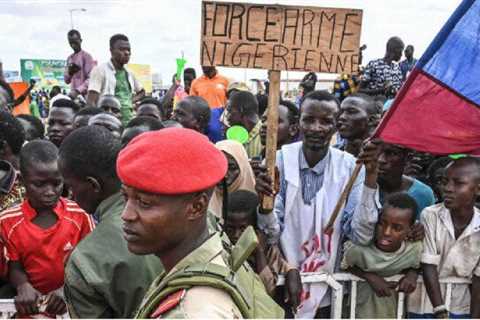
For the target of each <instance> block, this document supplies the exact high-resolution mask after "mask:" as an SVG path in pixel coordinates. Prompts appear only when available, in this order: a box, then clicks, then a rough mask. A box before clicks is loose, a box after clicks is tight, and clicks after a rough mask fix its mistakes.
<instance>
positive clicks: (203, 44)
mask: <svg viewBox="0 0 480 320" xmlns="http://www.w3.org/2000/svg"><path fill="white" fill-rule="evenodd" d="M362 16H363V12H362V10H358V9H346V8H322V7H305V6H287V5H279V4H255V3H238V2H225V1H209V0H203V1H202V29H201V41H200V60H201V62H200V63H201V65H202V66H224V67H233V68H251V69H257V70H258V69H263V70H270V73H269V78H270V92H269V97H268V120H267V121H268V123H267V146H266V148H267V149H266V162H267V167H268V173H269V174H270V176H271V177H272V181H275V179H274V177H275V160H276V159H275V156H276V152H277V128H278V103H279V98H280V71H282V70H291V71H307V72H308V71H313V72H327V73H336V74H339V73H348V74H355V73H357V72H358V67H359V56H360V55H359V47H360V33H361V27H362ZM353 180H355V179H353ZM352 183H353V182H352ZM350 189H351V187H350ZM348 193H349V191H347V192H346V193H345V196H344V197H343V198H344V200H343V201H345V199H346V197H347V195H348ZM342 204H343V203H342ZM342 204H339V207H341V206H342ZM262 207H263V208H264V209H265V210H266V211H268V210H269V209H270V210H271V209H273V197H265V198H264V201H263V203H262ZM339 210H340V209H338V211H339ZM336 215H338V213H337V214H336ZM332 218H333V216H332ZM333 221H335V219H333Z"/></svg>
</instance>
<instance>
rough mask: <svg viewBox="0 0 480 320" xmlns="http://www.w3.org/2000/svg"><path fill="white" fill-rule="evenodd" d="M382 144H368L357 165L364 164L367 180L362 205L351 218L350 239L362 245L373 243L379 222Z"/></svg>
mask: <svg viewBox="0 0 480 320" xmlns="http://www.w3.org/2000/svg"><path fill="white" fill-rule="evenodd" d="M380 144H381V141H379V140H376V141H368V142H366V143H365V145H364V147H363V149H362V152H361V153H360V154H359V156H358V159H357V163H363V165H364V167H365V180H364V182H363V190H362V194H361V198H360V203H359V204H358V205H357V206H356V208H355V211H354V213H353V215H352V218H351V231H350V235H349V238H350V239H351V240H352V242H354V243H356V244H360V245H367V244H369V243H370V242H371V241H372V239H373V236H374V232H375V225H376V223H377V221H378V214H379V210H380V202H379V194H378V186H377V175H378V173H377V164H378V153H379V148H380Z"/></svg>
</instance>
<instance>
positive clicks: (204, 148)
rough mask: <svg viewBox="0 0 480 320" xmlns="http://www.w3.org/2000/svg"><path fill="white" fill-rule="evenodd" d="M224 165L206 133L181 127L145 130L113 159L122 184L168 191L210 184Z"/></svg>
mask: <svg viewBox="0 0 480 320" xmlns="http://www.w3.org/2000/svg"><path fill="white" fill-rule="evenodd" d="M227 168H228V164H227V159H226V158H225V156H224V154H223V153H222V152H221V151H220V150H218V149H217V148H216V147H215V145H213V143H211V142H210V141H209V140H208V138H207V137H206V136H204V135H203V134H200V133H198V132H196V131H194V130H190V129H184V128H167V129H162V130H158V131H151V132H145V133H143V134H141V135H139V136H137V137H135V138H134V139H133V140H132V141H131V142H130V143H129V144H128V145H127V146H126V147H125V149H123V150H122V151H121V152H120V154H119V156H118V159H117V173H118V176H119V178H120V180H121V181H122V182H123V183H124V184H125V185H128V186H130V187H133V188H136V189H140V190H142V191H146V192H151V193H158V194H168V195H175V194H186V193H192V192H197V191H202V190H205V189H208V188H211V187H213V186H215V185H216V184H217V183H218V182H219V181H220V180H222V179H223V177H224V176H225V174H226V172H227Z"/></svg>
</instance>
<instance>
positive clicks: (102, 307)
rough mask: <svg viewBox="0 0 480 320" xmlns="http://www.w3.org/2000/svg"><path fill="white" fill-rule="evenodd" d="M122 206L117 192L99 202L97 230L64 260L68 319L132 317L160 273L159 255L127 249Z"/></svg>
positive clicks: (121, 199)
mask: <svg viewBox="0 0 480 320" xmlns="http://www.w3.org/2000/svg"><path fill="white" fill-rule="evenodd" d="M124 206H125V202H124V200H123V197H122V196H121V194H120V193H116V194H114V195H112V196H110V197H109V198H107V199H105V200H104V201H102V202H101V203H100V205H99V206H98V208H97V211H96V213H95V216H96V217H97V218H98V220H99V223H98V225H97V227H96V228H95V230H93V232H92V233H90V234H89V235H88V236H87V237H86V238H85V239H83V240H82V241H81V242H80V243H79V244H78V245H77V247H76V248H75V249H74V251H73V252H72V255H71V256H70V258H69V260H68V263H67V266H66V268H65V287H64V290H65V298H66V300H67V305H68V310H69V313H70V316H71V317H72V318H131V317H132V316H133V315H134V312H135V310H136V309H137V308H138V306H139V304H140V302H141V301H142V298H143V296H144V295H145V292H146V291H147V289H148V287H149V286H150V284H151V283H152V281H153V280H154V279H155V277H156V276H157V275H158V274H159V273H160V272H162V271H163V267H162V265H161V263H160V260H159V259H158V258H157V257H155V256H153V255H149V256H138V255H134V254H133V253H131V252H129V251H128V249H127V243H126V241H125V240H124V239H123V237H122V220H121V218H120V216H121V214H122V211H123V208H124Z"/></svg>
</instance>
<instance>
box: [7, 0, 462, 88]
mask: <svg viewBox="0 0 480 320" xmlns="http://www.w3.org/2000/svg"><path fill="white" fill-rule="evenodd" d="M236 2H254V3H262V4H263V3H268V4H273V3H280V4H288V5H307V6H319V7H339V8H356V9H362V10H363V22H362V35H361V43H362V44H367V49H366V51H364V63H365V62H367V61H369V60H371V59H375V58H379V57H383V55H384V53H385V44H386V41H387V40H388V38H389V37H391V36H399V37H400V38H402V39H403V40H404V42H405V44H412V45H414V47H415V56H416V57H419V56H420V55H421V54H422V53H423V51H424V50H425V49H426V48H427V46H428V44H429V43H430V42H431V40H432V39H433V38H434V37H435V35H436V34H437V32H438V31H439V30H440V28H441V27H442V26H443V24H444V23H445V22H446V21H447V19H448V17H449V16H450V15H451V14H452V13H453V11H454V10H455V8H456V7H457V6H458V5H459V4H460V2H461V0H421V1H420V0H274V1H272V0H254V1H243V0H236ZM80 8H84V9H86V11H85V12H80V11H73V12H72V16H73V25H74V28H75V29H78V30H79V31H80V32H81V34H82V38H83V49H85V50H86V51H88V52H89V53H91V54H92V55H93V57H94V58H95V59H96V60H97V61H98V62H105V61H107V60H108V59H109V58H110V52H109V44H108V40H109V38H110V36H112V35H113V34H115V33H124V34H126V35H127V36H128V37H129V39H130V44H131V46H132V57H131V60H130V62H132V63H142V64H149V65H151V68H152V71H153V72H156V73H160V74H161V77H162V79H163V82H164V84H165V83H168V82H169V81H170V79H171V77H172V75H173V73H175V71H176V63H175V59H176V58H179V57H180V56H181V54H182V52H183V54H184V57H185V59H186V60H187V67H194V68H196V69H197V73H200V72H201V70H200V65H199V61H200V22H201V21H200V20H201V10H200V9H201V1H200V0H157V1H150V0H90V1H87V0H83V1H75V0H70V1H68V0H65V1H62V0H57V1H51V0H37V1H34V0H30V1H26V0H0V21H1V24H2V28H1V31H0V44H1V45H0V59H1V60H2V61H3V67H4V70H20V59H21V58H29V59H35V58H38V59H66V58H67V57H68V55H69V54H70V53H71V52H72V50H71V48H70V47H69V45H68V42H67V36H66V34H67V32H68V30H70V28H71V20H70V10H71V9H80ZM219 70H220V73H221V74H223V75H225V76H227V77H229V78H233V79H237V80H239V81H245V80H247V79H251V78H266V77H267V72H266V71H262V70H244V69H235V68H219ZM286 76H287V75H286V72H282V78H286ZM288 77H289V78H290V79H294V78H301V77H302V74H299V73H295V72H289V74H288ZM325 77H327V76H325ZM320 78H322V77H320Z"/></svg>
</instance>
